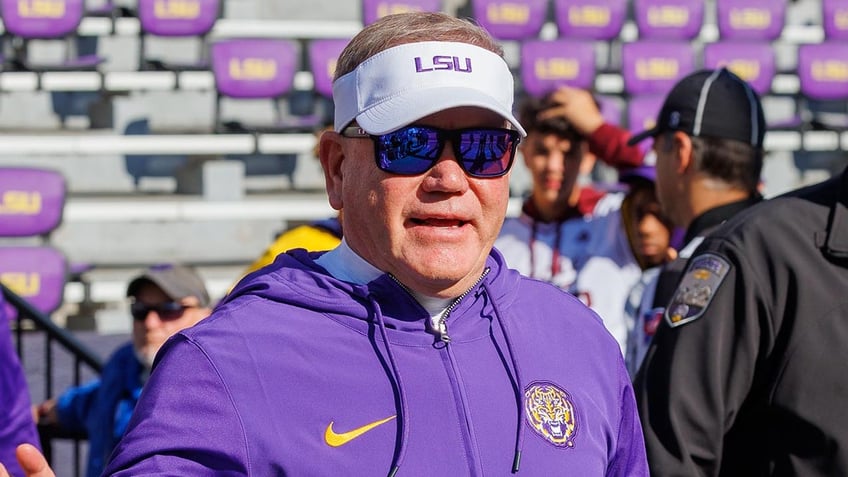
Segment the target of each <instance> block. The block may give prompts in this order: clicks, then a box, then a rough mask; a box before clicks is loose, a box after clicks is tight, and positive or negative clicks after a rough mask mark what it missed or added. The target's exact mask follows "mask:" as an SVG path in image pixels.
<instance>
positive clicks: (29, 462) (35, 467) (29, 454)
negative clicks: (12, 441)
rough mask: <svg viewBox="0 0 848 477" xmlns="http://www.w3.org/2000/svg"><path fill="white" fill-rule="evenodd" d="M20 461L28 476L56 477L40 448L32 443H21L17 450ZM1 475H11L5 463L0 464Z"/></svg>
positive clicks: (3, 476) (1, 476)
mask: <svg viewBox="0 0 848 477" xmlns="http://www.w3.org/2000/svg"><path fill="white" fill-rule="evenodd" d="M15 454H16V456H17V457H18V463H19V464H20V465H21V468H22V469H24V474H25V476H26V477H56V474H54V473H53V470H52V469H51V468H50V466H48V465H47V461H46V460H45V459H44V456H43V455H42V454H41V452H39V450H38V449H37V448H36V447H35V446H33V445H30V444H21V445H19V446H18V448H17V449H16V450H15ZM0 477H10V476H9V472H8V471H7V470H6V467H4V466H3V464H0Z"/></svg>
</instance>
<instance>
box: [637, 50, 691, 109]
mask: <svg viewBox="0 0 848 477" xmlns="http://www.w3.org/2000/svg"><path fill="white" fill-rule="evenodd" d="M694 56H695V54H694V51H693V48H692V45H690V44H689V43H688V42H674V41H651V40H643V41H634V42H629V43H625V44H624V45H622V47H621V61H622V75H623V76H624V92H625V93H627V94H632V95H642V94H665V93H667V92H668V91H669V90H670V89H671V87H672V86H673V85H674V83H675V82H677V80H678V79H680V78H681V77H683V76H684V75H686V74H688V73H691V72H692V71H693V70H694V68H695V59H694Z"/></svg>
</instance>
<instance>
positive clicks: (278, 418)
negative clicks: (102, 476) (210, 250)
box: [106, 250, 647, 477]
mask: <svg viewBox="0 0 848 477" xmlns="http://www.w3.org/2000/svg"><path fill="white" fill-rule="evenodd" d="M317 256H318V254H317V253H311V254H310V253H308V252H305V251H303V250H295V251H290V252H288V253H287V254H284V255H280V256H279V257H278V258H277V260H276V261H275V262H274V264H272V265H271V266H269V267H266V268H264V269H262V270H260V271H258V272H255V273H253V274H250V275H248V276H247V277H245V279H244V280H242V281H241V282H240V283H239V285H238V286H237V287H236V288H235V289H234V290H233V292H231V293H230V295H229V296H228V297H227V298H226V299H225V301H224V302H223V303H222V304H221V305H219V306H218V308H217V309H216V310H215V312H214V313H213V314H212V315H211V316H210V317H209V318H207V319H206V320H204V321H203V322H201V323H199V324H198V325H196V326H194V327H192V328H190V329H187V330H184V331H182V332H180V333H178V334H177V335H175V336H174V337H172V338H171V339H170V340H169V341H168V342H167V343H166V344H165V346H164V347H163V348H162V350H161V351H160V353H159V354H158V356H157V362H156V364H155V365H154V368H153V373H152V375H151V377H150V381H149V382H148V383H147V385H146V386H145V389H144V392H143V393H142V396H141V400H140V402H139V405H138V408H137V409H136V412H135V414H134V415H133V417H132V419H131V422H130V428H129V429H128V431H127V434H126V435H125V436H124V439H123V440H121V442H120V443H119V444H118V447H117V448H116V449H115V453H114V454H113V455H112V461H111V462H110V464H109V466H108V468H107V471H106V475H127V476H129V475H141V474H145V475H154V474H160V473H168V474H169V475H192V476H248V475H254V476H265V475H357V476H368V475H379V476H385V475H387V474H389V471H390V470H391V469H394V468H397V475H398V476H400V477H402V476H404V475H477V476H479V475H509V474H510V472H511V470H512V468H513V466H514V464H515V461H516V460H518V457H520V462H519V464H520V465H519V466H518V467H519V474H518V475H545V476H548V475H580V476H641V475H647V461H646V459H645V449H644V444H643V439H642V430H641V428H640V426H639V420H638V417H637V414H636V409H635V400H634V398H633V391H632V388H631V386H630V378H629V377H628V374H627V371H626V370H625V368H624V361H623V358H622V356H621V352H620V351H619V348H618V345H617V344H616V342H615V340H614V339H613V338H612V336H610V335H609V333H608V332H607V331H606V330H605V329H604V326H603V324H602V323H601V321H600V320H599V319H598V317H597V315H595V314H594V313H593V312H592V311H591V310H589V309H588V308H587V307H585V306H584V305H583V304H582V303H580V302H579V301H578V300H577V299H576V298H574V297H572V296H570V295H568V294H567V293H565V292H563V291H561V290H559V289H557V288H555V287H553V286H552V285H549V284H547V283H543V282H540V281H536V280H531V279H528V278H524V277H522V276H520V275H519V274H518V272H516V271H514V270H510V269H508V268H507V267H506V266H505V265H504V263H503V258H502V257H501V255H500V254H499V253H498V252H493V253H492V254H491V255H490V257H489V258H488V260H487V273H485V274H484V276H483V277H482V278H481V280H480V281H479V282H478V283H477V284H476V285H475V286H474V287H472V288H471V289H470V290H468V291H467V293H466V294H464V295H463V296H462V297H461V298H459V299H458V300H457V301H456V302H455V303H454V304H453V305H452V306H451V307H449V309H448V310H449V311H448V317H447V319H446V325H447V334H448V335H449V336H450V340H449V342H446V341H442V340H440V339H439V337H438V336H436V335H434V334H433V333H431V332H430V331H429V326H430V325H429V321H430V316H429V314H428V313H427V311H426V310H425V309H424V308H423V307H422V306H421V305H420V304H419V303H418V302H417V301H416V300H415V299H414V298H413V297H412V296H411V295H410V294H409V293H408V292H407V291H406V290H405V289H404V288H403V287H402V286H401V285H400V284H399V283H398V282H396V281H395V280H394V279H393V278H392V277H391V276H389V275H387V274H386V275H382V276H380V277H379V278H377V279H375V280H374V281H372V282H370V283H368V284H366V285H361V286H360V285H353V284H350V283H346V282H342V281H339V280H337V279H335V278H333V277H332V276H329V275H328V274H327V272H326V271H325V270H324V269H323V268H321V267H320V266H318V265H317V264H315V262H314V258H316V257H317Z"/></svg>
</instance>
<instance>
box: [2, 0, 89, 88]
mask: <svg viewBox="0 0 848 477" xmlns="http://www.w3.org/2000/svg"><path fill="white" fill-rule="evenodd" d="M38 5H40V6H38ZM38 5H35V4H31V3H30V2H20V1H19V0H0V14H2V17H3V24H4V26H5V29H6V35H8V36H10V37H11V38H12V39H14V38H18V39H20V40H21V41H20V44H19V45H16V46H15V47H14V50H15V51H14V54H13V55H12V56H11V57H7V58H6V59H5V61H4V63H5V65H4V68H5V69H8V70H25V71H39V72H40V71H80V70H88V71H91V70H95V69H97V66H98V65H99V64H100V63H102V62H103V61H105V58H101V57H98V56H97V55H82V56H76V55H75V54H74V50H75V48H74V47H73V46H72V42H71V40H73V39H75V38H76V31H77V27H78V26H79V24H80V21H82V17H83V14H84V13H85V3H84V0H62V1H59V2H48V3H43V4H38ZM31 40H62V41H65V42H66V43H67V48H66V51H67V54H66V57H65V59H64V60H63V61H62V62H58V63H50V64H34V63H32V62H31V61H29V59H28V58H27V47H28V44H29V41H31Z"/></svg>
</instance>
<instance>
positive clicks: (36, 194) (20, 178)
mask: <svg viewBox="0 0 848 477" xmlns="http://www.w3.org/2000/svg"><path fill="white" fill-rule="evenodd" d="M64 206H65V179H64V177H62V175H61V174H59V173H58V172H55V171H51V170H46V169H33V168H28V167H0V237H32V236H46V235H47V234H49V233H50V232H52V231H53V230H54V229H55V228H56V227H58V226H59V224H60V223H61V222H62V209H63V207H64Z"/></svg>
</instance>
